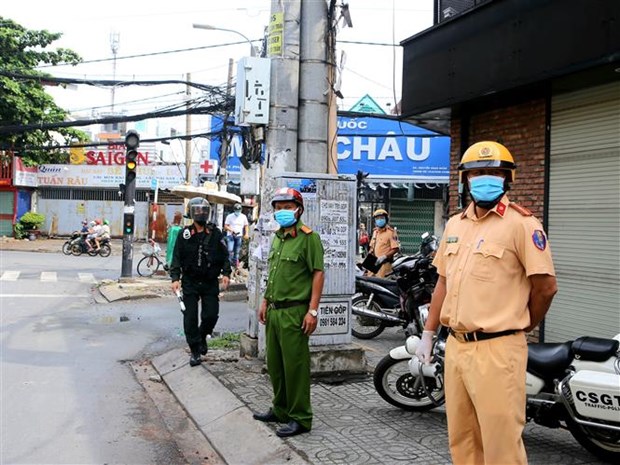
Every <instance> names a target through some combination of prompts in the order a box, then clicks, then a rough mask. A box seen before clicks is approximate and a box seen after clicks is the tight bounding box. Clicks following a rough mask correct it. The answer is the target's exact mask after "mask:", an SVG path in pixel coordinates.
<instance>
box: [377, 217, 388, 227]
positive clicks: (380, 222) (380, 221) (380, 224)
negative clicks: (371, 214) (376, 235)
mask: <svg viewBox="0 0 620 465" xmlns="http://www.w3.org/2000/svg"><path fill="white" fill-rule="evenodd" d="M385 223H386V220H385V218H377V219H376V220H375V224H376V225H377V227H378V228H383V227H385Z"/></svg>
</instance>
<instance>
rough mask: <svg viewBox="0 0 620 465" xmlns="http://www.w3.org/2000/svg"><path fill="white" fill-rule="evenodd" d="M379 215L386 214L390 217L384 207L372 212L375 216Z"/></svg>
mask: <svg viewBox="0 0 620 465" xmlns="http://www.w3.org/2000/svg"><path fill="white" fill-rule="evenodd" d="M377 216H385V217H388V216H389V215H388V212H386V211H385V210H384V209H383V208H378V209H376V210H375V212H374V213H373V214H372V217H373V218H376V217H377Z"/></svg>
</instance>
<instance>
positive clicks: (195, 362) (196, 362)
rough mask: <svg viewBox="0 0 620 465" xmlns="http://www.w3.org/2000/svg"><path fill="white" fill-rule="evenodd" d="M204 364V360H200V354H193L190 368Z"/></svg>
mask: <svg viewBox="0 0 620 465" xmlns="http://www.w3.org/2000/svg"><path fill="white" fill-rule="evenodd" d="M201 363H202V359H201V358H200V354H199V353H198V352H192V355H191V356H190V357H189V366H191V367H195V366H197V365H200V364H201Z"/></svg>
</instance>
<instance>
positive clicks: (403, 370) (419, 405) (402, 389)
mask: <svg viewBox="0 0 620 465" xmlns="http://www.w3.org/2000/svg"><path fill="white" fill-rule="evenodd" d="M372 379H373V383H374V385H375V389H376V390H377V392H378V393H379V395H380V396H381V398H382V399H383V400H385V401H386V402H388V403H390V404H392V405H394V406H396V407H398V408H401V409H403V410H409V411H417V412H424V411H426V410H431V409H433V408H435V407H438V406H440V405H442V404H443V403H444V401H445V397H444V389H443V385H442V386H437V381H436V380H435V378H426V377H425V378H424V382H425V383H426V388H427V389H428V391H429V392H430V394H431V396H432V397H433V400H434V402H433V400H431V399H430V398H429V397H428V396H427V395H426V390H425V389H424V386H423V385H422V381H421V379H419V376H414V375H412V374H411V372H410V371H409V359H408V358H406V359H394V358H392V357H390V355H386V356H385V357H383V358H382V359H381V361H380V362H379V363H378V364H377V367H376V368H375V372H374V374H373V378H372Z"/></svg>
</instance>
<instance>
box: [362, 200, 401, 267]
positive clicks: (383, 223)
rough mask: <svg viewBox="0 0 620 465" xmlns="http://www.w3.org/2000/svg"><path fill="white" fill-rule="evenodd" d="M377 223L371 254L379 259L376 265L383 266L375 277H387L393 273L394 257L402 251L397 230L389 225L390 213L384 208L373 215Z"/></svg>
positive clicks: (371, 242)
mask: <svg viewBox="0 0 620 465" xmlns="http://www.w3.org/2000/svg"><path fill="white" fill-rule="evenodd" d="M372 217H373V219H374V221H375V229H374V230H373V231H372V239H371V240H370V248H369V253H371V254H373V255H374V256H375V257H377V261H376V264H377V265H381V268H379V271H377V272H376V273H375V276H378V277H380V278H383V277H385V276H386V275H387V274H388V273H389V272H390V271H392V260H393V259H394V255H396V254H397V253H398V252H399V251H400V242H399V241H398V235H397V234H396V230H395V229H394V228H393V227H392V226H390V225H388V218H389V216H388V212H386V211H385V210H384V209H383V208H379V209H378V210H375V212H374V213H373V214H372Z"/></svg>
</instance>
